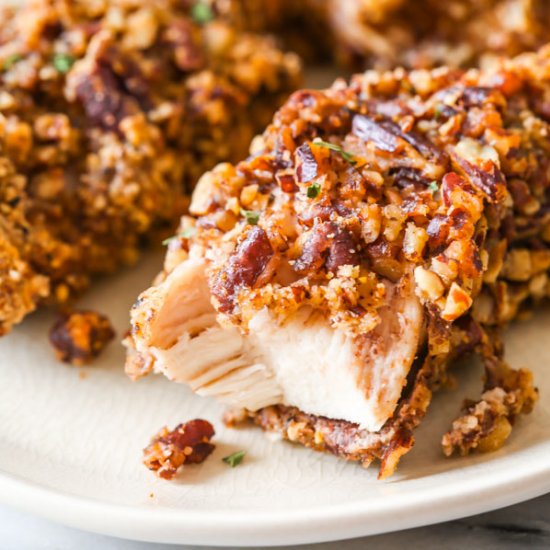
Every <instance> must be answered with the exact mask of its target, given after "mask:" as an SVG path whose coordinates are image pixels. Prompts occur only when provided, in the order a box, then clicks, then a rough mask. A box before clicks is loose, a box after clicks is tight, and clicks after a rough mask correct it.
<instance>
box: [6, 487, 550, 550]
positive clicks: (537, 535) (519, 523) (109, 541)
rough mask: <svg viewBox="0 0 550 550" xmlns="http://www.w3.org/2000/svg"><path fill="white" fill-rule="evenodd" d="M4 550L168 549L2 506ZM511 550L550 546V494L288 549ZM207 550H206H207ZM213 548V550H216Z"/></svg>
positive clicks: (173, 547)
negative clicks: (418, 524) (449, 519)
mask: <svg viewBox="0 0 550 550" xmlns="http://www.w3.org/2000/svg"><path fill="white" fill-rule="evenodd" d="M0 548H1V549H2V550H73V549H78V550H96V549H101V550H170V549H176V548H179V549H180V550H187V549H190V548H191V547H188V546H187V547H186V546H179V547H178V546H166V545H162V544H147V543H140V542H132V541H127V540H120V539H114V538H109V537H103V536H100V535H94V534H91V533H85V532H82V531H77V530H74V529H69V528H67V527H63V526H61V525H56V524H54V523H51V522H49V521H46V520H43V519H39V518H35V517H31V516H29V515H27V514H23V513H20V512H17V511H15V510H12V509H10V508H6V507H0ZM363 548H368V549H369V550H378V549H380V550H382V549H383V550H402V549H403V548H406V550H416V549H419V550H420V549H421V550H429V549H431V548H434V549H435V548H437V549H440V548H445V550H455V549H456V550H463V549H464V548H471V549H472V550H474V549H475V550H477V549H482V550H493V549H494V550H508V549H519V548H522V549H523V548H530V549H539V548H540V549H544V548H546V549H548V548H550V494H548V495H546V496H544V497H541V498H538V499H535V500H532V501H529V502H525V503H522V504H518V505H516V506H511V507H510V508H505V509H503V510H497V511H495V512H490V513H488V514H483V515H480V516H475V517H472V518H467V519H463V520H458V521H453V522H449V523H444V524H441V525H432V526H429V527H422V528H419V529H413V530H409V531H402V532H400V533H390V534H387V535H379V536H376V537H370V538H363V539H356V540H352V541H345V542H333V543H326V544H319V545H311V546H293V547H288V549H289V550H292V549H294V550H300V549H301V550H306V549H307V550H360V549H363ZM205 550H208V549H206V548H205ZM212 550H213V549H212Z"/></svg>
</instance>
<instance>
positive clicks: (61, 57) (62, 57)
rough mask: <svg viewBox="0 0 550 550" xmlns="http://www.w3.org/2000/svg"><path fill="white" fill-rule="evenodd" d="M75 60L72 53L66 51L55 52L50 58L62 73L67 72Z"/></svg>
mask: <svg viewBox="0 0 550 550" xmlns="http://www.w3.org/2000/svg"><path fill="white" fill-rule="evenodd" d="M75 61H76V59H75V58H74V57H73V56H72V55H69V54H66V53H56V54H55V55H54V56H53V59H52V63H53V66H54V67H55V68H56V70H57V71H58V72H60V73H62V74H65V73H68V72H69V71H70V70H71V67H72V66H73V65H74V62H75Z"/></svg>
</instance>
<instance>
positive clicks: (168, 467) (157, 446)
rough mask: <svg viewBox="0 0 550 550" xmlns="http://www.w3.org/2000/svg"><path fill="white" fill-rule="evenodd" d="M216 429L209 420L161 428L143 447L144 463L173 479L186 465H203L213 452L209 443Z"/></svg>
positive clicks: (158, 474)
mask: <svg viewBox="0 0 550 550" xmlns="http://www.w3.org/2000/svg"><path fill="white" fill-rule="evenodd" d="M214 434H215V432H214V428H213V426H212V424H210V422H208V421H206V420H201V419H200V418H199V419H195V420H190V421H189V422H185V423H184V424H178V425H177V426H176V427H175V428H174V429H173V430H171V431H170V430H169V429H168V428H167V427H164V428H162V429H161V430H160V431H159V432H158V434H156V435H155V436H154V437H153V438H152V439H151V443H150V444H149V445H148V446H147V447H146V448H145V449H144V450H143V463H144V464H145V466H146V467H147V468H149V470H151V471H152V472H155V474H156V475H157V476H158V477H160V478H162V479H173V478H174V476H176V474H177V473H178V472H179V471H180V470H181V469H182V467H183V466H184V464H201V463H202V462H204V461H205V460H206V459H207V458H208V457H209V456H210V454H211V453H212V451H214V449H215V448H216V446H215V445H214V444H213V443H211V442H210V440H211V439H212V438H213V437H214Z"/></svg>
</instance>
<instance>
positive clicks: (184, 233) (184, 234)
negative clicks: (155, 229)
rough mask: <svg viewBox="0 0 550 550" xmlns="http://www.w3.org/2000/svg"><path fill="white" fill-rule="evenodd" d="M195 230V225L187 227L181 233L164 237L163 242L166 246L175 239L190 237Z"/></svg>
mask: <svg viewBox="0 0 550 550" xmlns="http://www.w3.org/2000/svg"><path fill="white" fill-rule="evenodd" d="M195 231H196V229H195V228H194V227H186V228H185V229H184V230H183V231H182V232H181V233H178V234H177V235H173V236H172V237H168V238H167V239H164V241H162V244H163V245H164V246H167V245H169V244H170V243H171V242H172V241H173V240H175V239H189V238H190V237H192V236H193V235H194V234H195Z"/></svg>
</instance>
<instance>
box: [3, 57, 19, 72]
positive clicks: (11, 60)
mask: <svg viewBox="0 0 550 550" xmlns="http://www.w3.org/2000/svg"><path fill="white" fill-rule="evenodd" d="M22 59H23V56H22V55H21V54H19V53H13V54H11V55H9V56H8V57H6V59H5V60H4V64H3V65H2V68H3V69H4V70H5V71H9V70H10V69H11V68H12V67H13V66H14V65H15V64H16V63H18V62H19V61H21V60H22Z"/></svg>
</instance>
